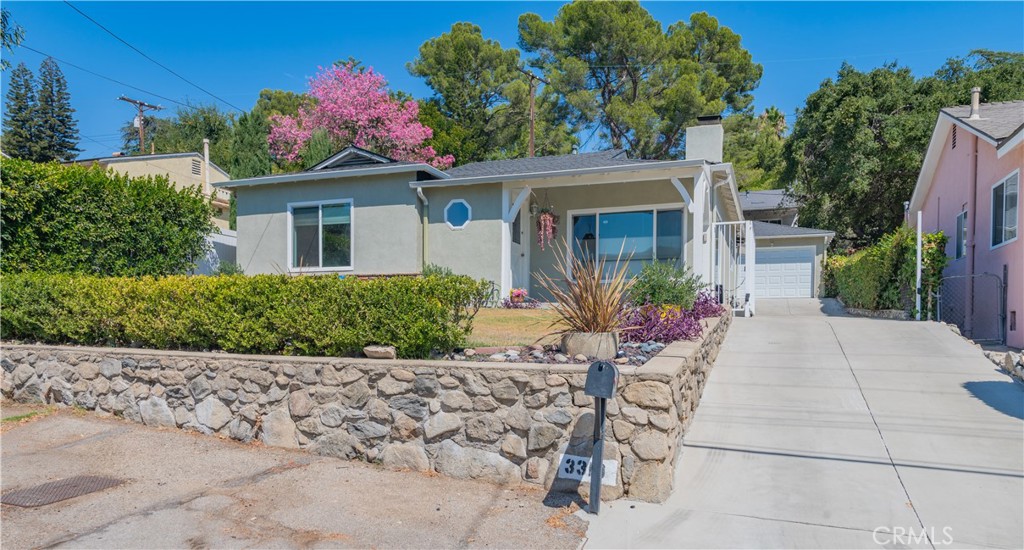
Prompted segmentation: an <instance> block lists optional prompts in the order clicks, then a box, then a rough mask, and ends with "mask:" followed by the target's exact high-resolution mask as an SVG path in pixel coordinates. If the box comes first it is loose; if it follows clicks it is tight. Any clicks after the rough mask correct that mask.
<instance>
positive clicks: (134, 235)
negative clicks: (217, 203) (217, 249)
mask: <svg viewBox="0 0 1024 550" xmlns="http://www.w3.org/2000/svg"><path fill="white" fill-rule="evenodd" d="M0 170H2V172H3V184H2V186H0V216H2V221H0V245H2V248H3V255H2V256H0V270H2V271H3V272H4V273H12V272H19V271H44V272H49V273H88V274H93V275H116V276H136V275H169V274H176V273H186V272H187V271H188V270H190V269H192V268H193V267H195V264H196V261H198V260H200V259H202V258H203V257H204V256H205V255H206V251H207V248H208V246H209V245H208V244H207V242H206V237H207V236H208V235H209V234H210V233H211V232H212V231H213V230H214V226H213V222H212V221H211V219H210V217H211V213H212V209H211V207H210V205H209V202H208V200H207V199H206V198H205V197H204V196H203V194H202V193H201V192H200V190H199V189H198V187H196V188H190V189H185V190H177V189H175V188H174V186H173V185H172V184H171V183H170V182H169V181H168V180H167V178H166V177H163V176H158V177H141V178H129V177H127V176H124V175H121V174H117V173H115V172H112V171H111V172H108V171H104V170H103V169H102V168H100V167H99V166H92V167H85V166H78V165H74V166H62V165H60V164H58V163H56V162H51V163H46V164H36V163H32V162H28V161H23V160H15V159H7V158H5V159H2V160H0Z"/></svg>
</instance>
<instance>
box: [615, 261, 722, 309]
mask: <svg viewBox="0 0 1024 550" xmlns="http://www.w3.org/2000/svg"><path fill="white" fill-rule="evenodd" d="M704 286H705V285H704V284H702V283H701V281H700V276H699V275H695V274H693V273H692V272H691V271H690V269H689V268H688V267H679V266H677V265H676V264H674V263H670V262H657V261H655V262H651V263H649V264H644V266H643V268H641V269H640V273H639V274H638V275H637V276H636V278H635V279H634V282H633V288H632V289H631V290H630V291H629V296H630V301H632V302H633V304H634V305H637V306H642V305H644V304H654V305H659V306H660V305H673V306H680V307H682V308H683V309H690V308H691V307H693V302H694V300H696V299H697V293H698V292H699V291H700V289H702V288H704Z"/></svg>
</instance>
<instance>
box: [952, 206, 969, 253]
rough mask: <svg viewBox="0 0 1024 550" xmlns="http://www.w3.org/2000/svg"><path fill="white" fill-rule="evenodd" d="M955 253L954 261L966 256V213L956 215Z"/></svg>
mask: <svg viewBox="0 0 1024 550" xmlns="http://www.w3.org/2000/svg"><path fill="white" fill-rule="evenodd" d="M954 238H955V239H956V245H955V246H956V252H955V255H954V259H957V260H959V259H960V258H963V257H964V256H965V255H966V254H967V212H966V211H964V212H961V213H959V214H957V215H956V235H955V236H954Z"/></svg>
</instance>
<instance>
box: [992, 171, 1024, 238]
mask: <svg viewBox="0 0 1024 550" xmlns="http://www.w3.org/2000/svg"><path fill="white" fill-rule="evenodd" d="M1019 188H1020V172H1014V173H1013V174H1010V175H1009V176H1008V177H1007V178H1006V179H1004V180H1003V181H1001V182H999V183H997V184H995V185H994V186H992V246H993V247H996V246H999V245H1001V244H1004V243H1008V242H1010V241H1012V240H1014V239H1016V238H1017V197H1018V192H1019Z"/></svg>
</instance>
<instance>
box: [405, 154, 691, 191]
mask: <svg viewBox="0 0 1024 550" xmlns="http://www.w3.org/2000/svg"><path fill="white" fill-rule="evenodd" d="M705 164H706V162H705V161H704V160H703V159H695V160H665V161H658V162H645V163H637V164H623V165H619V166H600V167H596V168H574V169H570V170H549V171H547V172H531V173H527V174H499V175H496V176H478V177H472V178H451V177H449V178H446V179H445V180H444V181H436V180H435V181H412V182H409V186H410V187H424V188H426V187H453V186H459V185H480V184H486V183H503V182H504V183H507V182H517V181H527V180H535V179H543V178H557V177H563V176H586V175H591V174H607V173H615V172H644V171H647V170H664V169H667V168H668V169H671V168H694V167H700V166H704V165H705Z"/></svg>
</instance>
